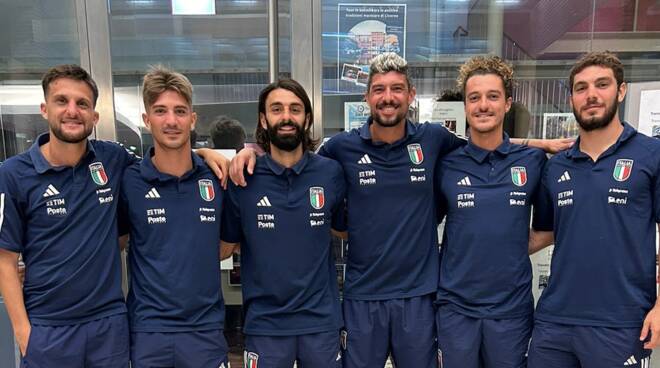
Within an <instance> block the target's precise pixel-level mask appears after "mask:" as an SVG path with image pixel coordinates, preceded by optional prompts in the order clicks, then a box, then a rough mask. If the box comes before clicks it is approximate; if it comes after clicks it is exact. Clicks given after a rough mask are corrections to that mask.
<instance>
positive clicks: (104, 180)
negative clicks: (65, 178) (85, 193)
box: [89, 162, 108, 185]
mask: <svg viewBox="0 0 660 368" xmlns="http://www.w3.org/2000/svg"><path fill="white" fill-rule="evenodd" d="M89 174H90V175H91V176H92V180H94V183H96V185H106V184H108V174H106V173H105V169H104V168H103V164H102V163H100V162H95V163H93V164H91V165H89Z"/></svg>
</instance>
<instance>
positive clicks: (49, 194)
mask: <svg viewBox="0 0 660 368" xmlns="http://www.w3.org/2000/svg"><path fill="white" fill-rule="evenodd" d="M58 194H60V192H59V191H58V190H57V188H55V187H54V186H53V184H48V188H46V192H45V193H44V198H48V197H52V196H54V195H58Z"/></svg>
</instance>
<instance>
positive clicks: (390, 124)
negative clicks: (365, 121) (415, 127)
mask: <svg viewBox="0 0 660 368" xmlns="http://www.w3.org/2000/svg"><path fill="white" fill-rule="evenodd" d="M387 106H391V107H393V108H395V109H398V108H399V107H400V106H401V105H396V104H392V103H384V102H381V103H379V104H377V105H376V109H382V108H384V107H387ZM407 114H408V111H402V112H399V113H398V114H396V115H395V116H394V117H393V118H391V119H389V120H385V119H383V118H382V117H381V116H380V115H379V114H378V111H374V112H373V113H372V114H371V116H372V119H373V121H374V122H375V123H376V124H378V125H380V126H382V127H385V128H390V127H393V126H396V125H397V124H399V122H401V121H402V120H405V118H406V115H407Z"/></svg>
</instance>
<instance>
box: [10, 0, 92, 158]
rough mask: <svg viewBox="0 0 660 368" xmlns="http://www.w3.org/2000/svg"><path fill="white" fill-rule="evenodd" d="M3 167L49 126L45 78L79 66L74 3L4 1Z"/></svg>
mask: <svg viewBox="0 0 660 368" xmlns="http://www.w3.org/2000/svg"><path fill="white" fill-rule="evenodd" d="M0 8H1V9H2V12H0V34H2V35H3V36H2V37H0V130H1V137H0V139H1V140H0V161H4V160H6V159H7V158H9V157H11V156H14V155H16V154H18V153H21V152H23V151H25V150H27V149H28V148H29V147H30V145H32V143H33V142H34V139H35V138H36V137H37V136H38V135H39V134H40V133H43V132H44V131H47V130H48V125H47V124H46V122H45V121H44V119H43V118H42V117H41V115H40V114H39V105H40V103H41V102H42V101H43V92H42V90H41V76H42V75H43V73H44V72H46V70H48V68H50V67H51V66H54V65H57V64H64V63H80V44H79V41H78V25H77V22H76V13H75V3H74V1H73V0H49V1H34V0H26V1H9V0H0Z"/></svg>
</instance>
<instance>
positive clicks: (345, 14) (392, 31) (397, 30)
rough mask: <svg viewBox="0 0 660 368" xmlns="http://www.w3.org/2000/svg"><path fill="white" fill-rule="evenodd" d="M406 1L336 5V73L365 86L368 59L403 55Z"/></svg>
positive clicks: (348, 80)
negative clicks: (385, 54)
mask: <svg viewBox="0 0 660 368" xmlns="http://www.w3.org/2000/svg"><path fill="white" fill-rule="evenodd" d="M406 10H407V8H406V4H355V3H341V4H338V19H337V68H338V69H337V75H339V76H340V77H339V79H341V80H343V81H347V82H350V83H352V84H356V85H361V86H366V82H367V77H368V75H369V67H368V65H369V61H371V59H373V58H374V57H375V56H376V55H379V54H382V53H384V52H395V53H397V54H399V55H401V57H403V58H405V57H406Z"/></svg>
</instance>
